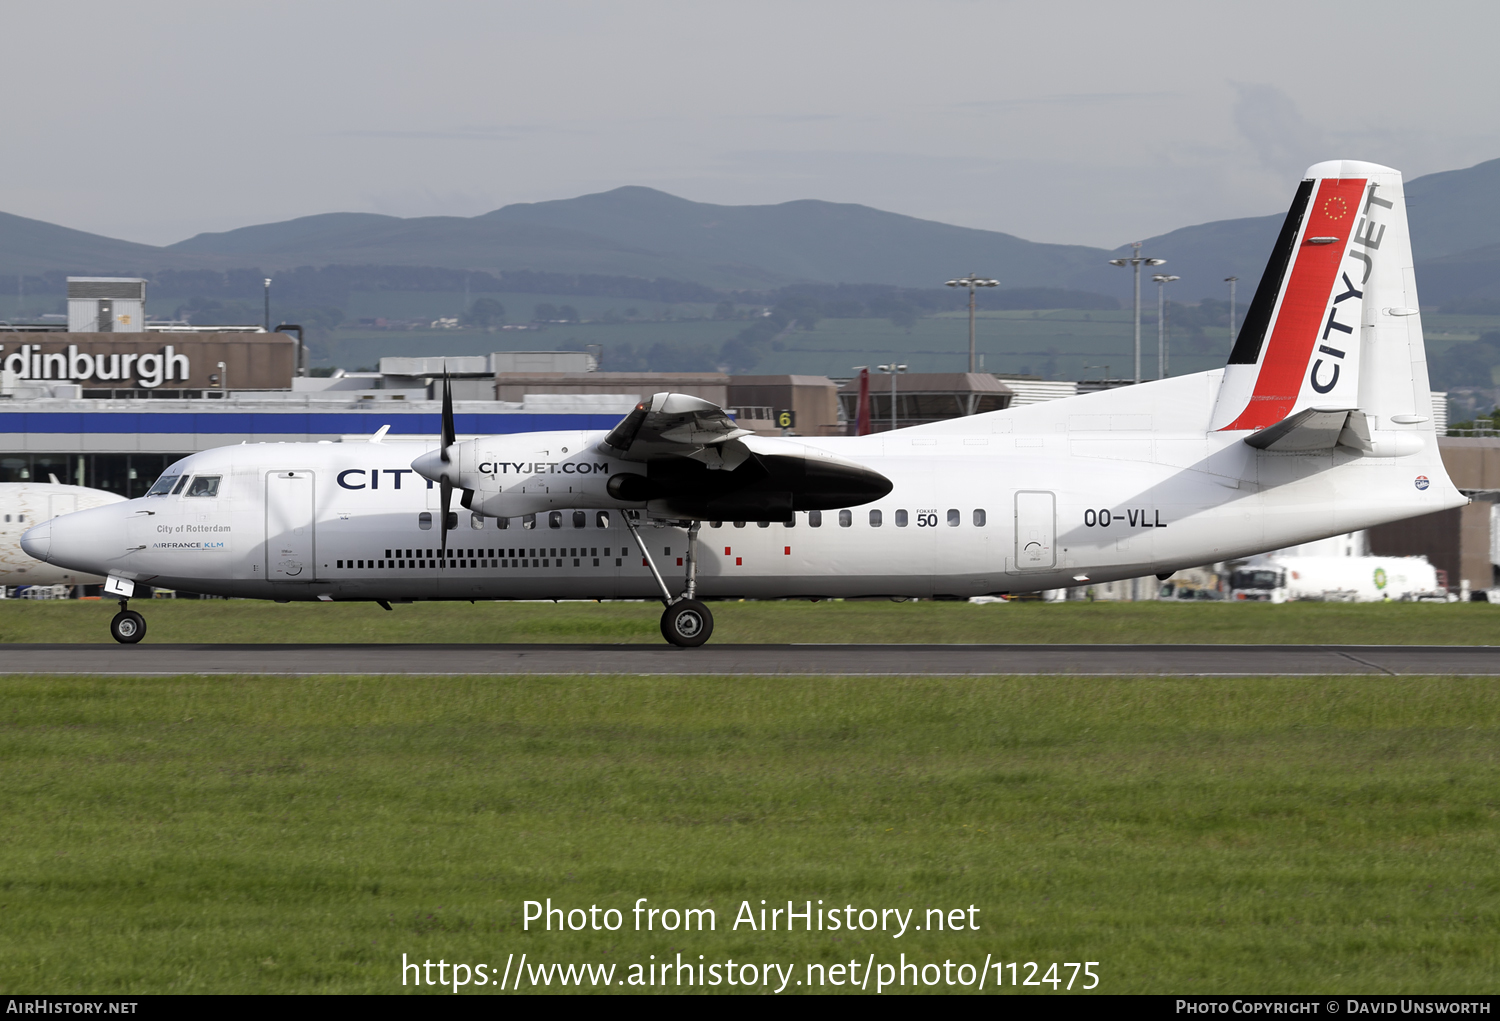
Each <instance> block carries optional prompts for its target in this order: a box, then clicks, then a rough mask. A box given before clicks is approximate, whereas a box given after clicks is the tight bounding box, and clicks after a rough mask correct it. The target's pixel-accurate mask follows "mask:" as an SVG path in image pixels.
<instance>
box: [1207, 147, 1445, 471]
mask: <svg viewBox="0 0 1500 1021" xmlns="http://www.w3.org/2000/svg"><path fill="white" fill-rule="evenodd" d="M1432 420H1433V413H1432V400H1431V394H1430V392H1429V384H1428V381H1427V360H1426V354H1425V351H1424V347H1423V343H1422V317H1421V315H1420V314H1419V312H1418V304H1417V287H1416V277H1415V274H1414V272H1413V269H1412V254H1411V239H1410V235H1409V234H1408V231H1407V225H1406V200H1405V197H1404V193H1403V190H1402V186H1401V174H1400V172H1399V171H1396V170H1392V169H1391V168H1389V167H1382V166H1379V165H1377V164H1374V163H1361V162H1357V161H1353V160H1331V161H1328V162H1325V163H1317V164H1314V165H1313V166H1312V167H1310V168H1308V171H1307V179H1306V180H1304V181H1303V182H1302V183H1301V185H1300V186H1299V187H1298V189H1297V194H1296V197H1295V198H1294V199H1293V200H1292V207H1291V209H1290V211H1289V212H1288V213H1287V217H1286V221H1285V223H1283V224H1282V228H1281V234H1280V236H1279V237H1278V238H1277V240H1276V247H1275V250H1274V251H1273V252H1272V254H1271V259H1270V261H1269V262H1268V263H1267V265H1266V270H1265V274H1264V275H1263V276H1262V277H1261V281H1260V286H1259V287H1258V288H1257V289H1256V291H1255V297H1254V299H1253V300H1252V302H1251V304H1250V309H1249V311H1248V313H1247V314H1246V316H1245V322H1244V325H1243V327H1242V328H1241V329H1240V332H1239V336H1238V337H1237V338H1236V340H1235V344H1234V349H1233V351H1232V352H1231V354H1230V356H1229V364H1228V366H1227V367H1226V369H1225V373H1224V382H1223V385H1222V387H1221V388H1220V391H1219V396H1218V401H1217V404H1216V406H1215V410H1214V415H1213V422H1212V425H1211V428H1212V429H1213V430H1223V431H1231V430H1266V432H1265V434H1263V436H1258V437H1257V438H1256V439H1254V440H1252V443H1253V445H1255V446H1262V447H1265V446H1273V445H1275V446H1274V447H1273V449H1313V448H1314V447H1316V446H1332V445H1334V443H1339V444H1341V445H1344V446H1349V447H1354V448H1358V449H1363V450H1366V451H1369V452H1374V453H1381V454H1401V453H1409V452H1411V451H1413V450H1416V449H1418V448H1419V447H1420V446H1421V444H1422V440H1421V437H1420V436H1419V435H1417V434H1427V435H1430V434H1431V431H1432V429H1433V424H1432ZM1272 427H1276V429H1275V430H1274V431H1273V429H1272ZM1315 433H1317V434H1318V435H1320V436H1321V437H1322V438H1321V439H1320V438H1318V437H1317V436H1315ZM1402 434H1406V435H1402Z"/></svg>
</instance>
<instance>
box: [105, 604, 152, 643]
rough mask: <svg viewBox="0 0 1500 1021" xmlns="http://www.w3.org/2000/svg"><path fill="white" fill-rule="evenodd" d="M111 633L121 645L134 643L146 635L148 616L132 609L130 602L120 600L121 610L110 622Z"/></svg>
mask: <svg viewBox="0 0 1500 1021" xmlns="http://www.w3.org/2000/svg"><path fill="white" fill-rule="evenodd" d="M109 633H110V635H111V636H112V637H113V638H114V640H115V641H117V642H119V643H120V644H121V645H134V644H135V643H136V642H138V641H140V640H141V639H142V638H145V637H146V618H145V617H142V616H141V615H140V614H139V613H136V612H135V611H134V610H132V609H130V604H129V603H128V602H126V601H125V600H124V599H121V600H120V612H119V613H117V614H115V616H114V619H113V620H111V621H110V622H109Z"/></svg>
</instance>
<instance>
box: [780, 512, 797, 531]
mask: <svg viewBox="0 0 1500 1021" xmlns="http://www.w3.org/2000/svg"><path fill="white" fill-rule="evenodd" d="M782 524H783V525H785V526H786V527H788V528H796V527H797V515H795V514H788V515H787V516H786V520H785V521H783V522H782Z"/></svg>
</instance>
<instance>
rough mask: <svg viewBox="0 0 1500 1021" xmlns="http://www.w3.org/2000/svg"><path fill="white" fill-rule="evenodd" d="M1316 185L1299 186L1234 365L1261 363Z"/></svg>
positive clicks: (1238, 341)
mask: <svg viewBox="0 0 1500 1021" xmlns="http://www.w3.org/2000/svg"><path fill="white" fill-rule="evenodd" d="M1315 183H1316V182H1314V181H1311V180H1308V181H1303V182H1302V183H1301V184H1299V185H1298V186H1297V197H1296V198H1294V199H1292V208H1291V209H1289V210H1287V214H1286V221H1285V222H1284V223H1282V225H1281V234H1280V235H1279V236H1278V237H1277V238H1276V247H1275V248H1273V249H1272V250H1271V261H1270V262H1268V263H1266V271H1265V273H1263V274H1261V278H1260V286H1259V287H1257V288H1256V289H1255V298H1254V300H1253V301H1251V302H1250V310H1249V311H1248V312H1246V313H1245V322H1244V325H1242V326H1241V327H1240V335H1239V336H1238V337H1237V338H1236V339H1235V342H1234V350H1233V351H1231V352H1229V364H1230V365H1254V364H1255V363H1256V362H1258V361H1259V360H1260V349H1261V347H1262V346H1263V345H1264V344H1265V342H1266V330H1267V329H1268V328H1269V327H1270V325H1271V313H1272V312H1273V311H1275V309H1276V296H1277V295H1279V294H1280V293H1281V285H1282V284H1283V283H1284V282H1285V281H1286V271H1287V267H1288V266H1290V265H1291V264H1292V252H1293V251H1295V250H1296V247H1297V233H1298V232H1299V231H1300V230H1301V229H1302V219H1303V217H1304V216H1306V215H1307V203H1308V202H1309V201H1310V200H1311V199H1312V192H1313V184H1315Z"/></svg>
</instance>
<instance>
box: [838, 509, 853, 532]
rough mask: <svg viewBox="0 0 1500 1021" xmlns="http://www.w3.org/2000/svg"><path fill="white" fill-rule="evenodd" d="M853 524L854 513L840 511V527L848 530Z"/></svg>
mask: <svg viewBox="0 0 1500 1021" xmlns="http://www.w3.org/2000/svg"><path fill="white" fill-rule="evenodd" d="M852 524H854V512H853V511H846V510H841V511H839V527H840V528H848V527H849V526H850V525H852Z"/></svg>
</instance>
